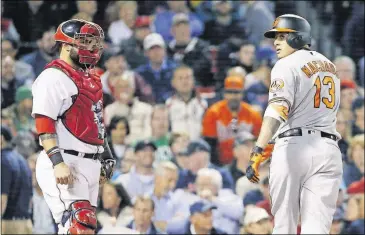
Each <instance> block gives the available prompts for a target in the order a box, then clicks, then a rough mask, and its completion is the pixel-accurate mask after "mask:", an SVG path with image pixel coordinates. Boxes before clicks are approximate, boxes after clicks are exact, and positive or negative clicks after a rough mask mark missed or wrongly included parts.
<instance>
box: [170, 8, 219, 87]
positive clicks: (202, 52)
mask: <svg viewBox="0 0 365 235" xmlns="http://www.w3.org/2000/svg"><path fill="white" fill-rule="evenodd" d="M171 32H172V35H173V37H174V39H173V40H172V41H171V42H170V43H169V44H168V47H167V52H168V55H169V57H170V58H172V59H173V60H174V61H175V62H176V63H177V64H186V65H188V66H190V67H192V69H193V71H194V75H195V78H196V83H197V85H199V86H204V87H206V86H213V85H214V80H213V79H212V78H213V74H212V73H211V66H212V64H211V58H210V52H209V48H208V46H209V45H208V44H207V43H206V42H204V41H203V40H201V39H199V38H197V37H192V36H191V27H190V22H189V17H188V15H186V14H184V13H179V14H176V15H175V16H174V17H173V19H172V28H171Z"/></svg>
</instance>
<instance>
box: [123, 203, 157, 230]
mask: <svg viewBox="0 0 365 235" xmlns="http://www.w3.org/2000/svg"><path fill="white" fill-rule="evenodd" d="M154 212H155V204H154V202H153V200H152V198H151V197H149V196H138V197H137V198H136V200H135V202H134V205H133V217H134V219H133V220H132V222H131V223H130V224H128V228H130V229H135V230H137V231H138V232H139V233H140V234H151V235H156V234H163V233H162V232H161V231H160V230H159V229H157V228H156V227H155V225H154V223H153V222H152V218H153V215H154Z"/></svg>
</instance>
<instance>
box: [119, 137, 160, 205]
mask: <svg viewBox="0 0 365 235" xmlns="http://www.w3.org/2000/svg"><path fill="white" fill-rule="evenodd" d="M156 149H157V147H156V145H155V144H154V143H153V142H151V141H147V140H146V141H139V142H138V143H137V144H136V146H135V147H134V153H135V159H136V162H135V164H134V166H132V168H131V170H130V171H129V172H128V173H127V174H123V175H121V176H119V177H118V178H117V179H116V183H121V184H122V185H123V187H124V188H125V189H126V190H127V192H128V194H129V196H130V197H131V199H132V200H134V198H135V197H137V196H139V195H144V194H146V193H152V192H153V187H154V179H155V177H154V172H153V167H152V165H153V162H154V160H155V151H156Z"/></svg>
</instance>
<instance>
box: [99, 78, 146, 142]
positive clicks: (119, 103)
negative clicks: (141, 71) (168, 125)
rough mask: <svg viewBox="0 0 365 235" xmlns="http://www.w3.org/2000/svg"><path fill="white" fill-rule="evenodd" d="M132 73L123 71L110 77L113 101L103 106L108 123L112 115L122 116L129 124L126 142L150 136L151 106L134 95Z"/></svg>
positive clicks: (107, 123)
mask: <svg viewBox="0 0 365 235" xmlns="http://www.w3.org/2000/svg"><path fill="white" fill-rule="evenodd" d="M131 75H132V74H128V73H124V74H123V75H121V76H117V77H115V78H112V81H111V83H113V85H112V86H113V87H114V91H113V94H114V98H115V101H114V102H113V103H112V104H110V105H108V106H106V107H105V113H104V115H105V116H104V120H105V124H106V125H109V123H110V121H111V119H112V117H114V116H116V115H118V116H124V117H126V118H127V119H128V122H129V125H130V134H129V136H128V139H127V142H126V143H132V142H133V141H136V140H137V139H144V138H148V137H150V136H151V124H150V120H151V112H152V106H151V105H150V104H147V103H145V102H142V101H140V100H139V99H138V98H137V97H134V93H135V83H134V80H133V76H131Z"/></svg>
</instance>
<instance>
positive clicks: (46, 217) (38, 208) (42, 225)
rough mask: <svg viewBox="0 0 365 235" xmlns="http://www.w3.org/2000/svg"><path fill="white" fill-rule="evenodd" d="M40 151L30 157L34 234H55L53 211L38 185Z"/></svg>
mask: <svg viewBox="0 0 365 235" xmlns="http://www.w3.org/2000/svg"><path fill="white" fill-rule="evenodd" d="M38 154H39V153H35V154H33V155H31V156H30V157H29V158H28V165H29V168H30V170H31V171H32V186H33V197H32V221H33V234H55V233H56V225H55V223H54V220H53V217H52V214H51V211H50V210H49V207H48V206H47V203H46V201H45V200H44V197H43V193H42V190H41V188H40V187H39V185H38V182H37V179H36V174H35V166H36V162H37V158H38Z"/></svg>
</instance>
